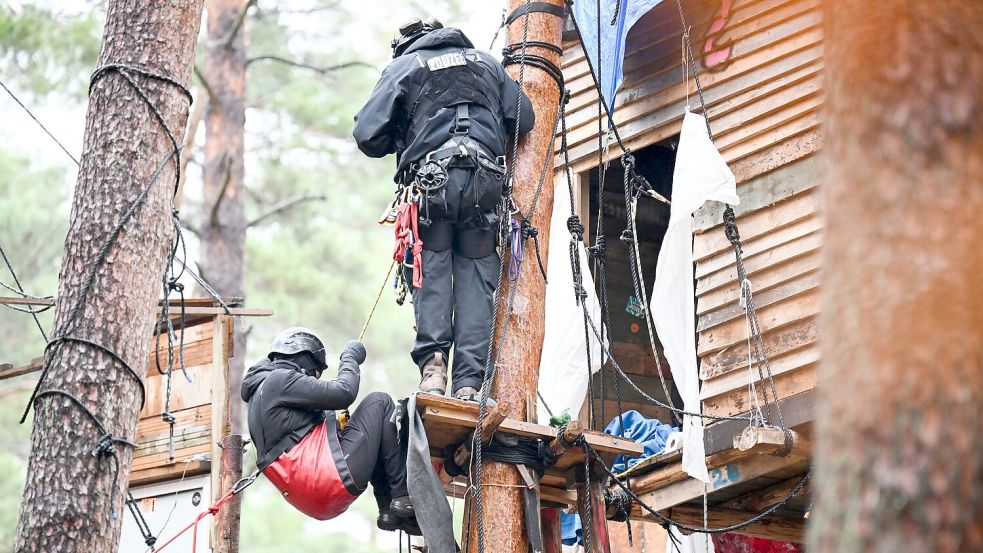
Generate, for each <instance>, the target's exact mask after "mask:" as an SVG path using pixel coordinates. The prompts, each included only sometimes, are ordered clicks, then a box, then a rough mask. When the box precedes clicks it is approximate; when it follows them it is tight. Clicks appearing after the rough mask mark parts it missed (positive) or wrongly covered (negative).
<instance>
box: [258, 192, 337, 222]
mask: <svg viewBox="0 0 983 553" xmlns="http://www.w3.org/2000/svg"><path fill="white" fill-rule="evenodd" d="M326 199H327V198H326V197H325V196H323V195H309V194H301V195H299V196H293V197H291V198H287V199H286V200H283V201H282V202H279V203H277V204H274V205H273V206H272V207H270V208H269V209H267V210H266V211H264V212H263V213H260V214H259V215H257V216H256V217H254V218H253V219H252V220H251V221H249V223H247V224H246V228H252V227H255V226H256V225H258V224H260V223H262V222H263V221H265V220H266V219H268V218H270V217H272V216H274V215H276V214H278V213H283V212H284V211H287V210H288V209H290V208H292V207H294V206H296V205H297V204H300V203H303V202H323V201H324V200H326Z"/></svg>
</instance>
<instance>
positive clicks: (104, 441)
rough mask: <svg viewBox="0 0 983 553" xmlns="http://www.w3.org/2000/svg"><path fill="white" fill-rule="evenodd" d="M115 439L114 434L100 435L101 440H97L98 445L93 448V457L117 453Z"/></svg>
mask: <svg viewBox="0 0 983 553" xmlns="http://www.w3.org/2000/svg"><path fill="white" fill-rule="evenodd" d="M114 442H115V440H114V439H113V435H112V434H109V433H106V434H103V435H102V436H100V437H99V441H97V442H96V447H94V448H92V456H93V457H102V456H103V455H113V454H115V453H116V448H115V447H114V446H113V443H114Z"/></svg>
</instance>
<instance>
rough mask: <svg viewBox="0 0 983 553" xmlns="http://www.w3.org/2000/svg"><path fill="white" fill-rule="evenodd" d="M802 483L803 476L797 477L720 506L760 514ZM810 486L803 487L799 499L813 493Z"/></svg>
mask: <svg viewBox="0 0 983 553" xmlns="http://www.w3.org/2000/svg"><path fill="white" fill-rule="evenodd" d="M801 481H802V477H801V476H795V477H792V478H789V479H788V480H784V481H782V482H779V483H777V484H773V485H771V486H768V487H767V488H762V489H760V490H755V491H753V492H751V493H748V494H745V495H742V496H740V497H738V498H735V499H732V500H730V501H727V502H726V503H723V504H721V505H720V506H721V507H726V508H730V509H737V510H739V511H750V512H760V511H763V510H765V509H767V508H768V507H771V506H772V505H774V504H776V503H778V502H779V501H782V500H783V499H785V497H786V496H788V494H789V493H791V491H792V490H793V489H795V487H796V486H798V485H799V482H801ZM809 486H810V483H806V484H805V486H803V487H802V490H800V491H799V494H798V496H797V497H805V496H806V495H808V494H809V493H810V491H811V490H810V488H809Z"/></svg>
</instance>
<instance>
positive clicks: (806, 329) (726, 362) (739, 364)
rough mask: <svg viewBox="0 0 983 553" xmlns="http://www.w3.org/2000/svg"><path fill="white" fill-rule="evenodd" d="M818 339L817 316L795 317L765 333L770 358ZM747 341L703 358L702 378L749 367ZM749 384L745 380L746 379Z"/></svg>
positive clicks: (709, 377) (765, 342)
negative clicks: (784, 324) (799, 319)
mask: <svg viewBox="0 0 983 553" xmlns="http://www.w3.org/2000/svg"><path fill="white" fill-rule="evenodd" d="M817 339H818V329H817V324H816V318H815V317H809V318H806V319H803V320H801V321H796V322H795V323H792V324H790V325H788V326H784V327H782V328H779V329H778V330H775V331H773V332H769V333H766V334H765V340H764V345H765V354H766V355H768V358H769V359H775V358H778V357H780V356H782V355H784V354H787V353H790V352H793V351H798V350H800V349H802V348H804V347H806V346H809V345H811V344H815V343H816V340H817ZM747 362H748V344H747V342H746V341H745V342H740V343H738V344H735V345H734V346H732V347H729V348H726V349H723V350H721V351H718V352H716V353H713V354H711V355H707V356H706V357H704V358H703V359H701V360H700V378H701V379H702V380H705V381H706V380H710V379H713V378H716V377H719V376H721V375H724V374H727V373H730V372H733V371H738V370H739V369H744V368H746V367H747ZM745 384H746V383H745Z"/></svg>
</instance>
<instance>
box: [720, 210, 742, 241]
mask: <svg viewBox="0 0 983 553" xmlns="http://www.w3.org/2000/svg"><path fill="white" fill-rule="evenodd" d="M724 236H726V237H727V239H728V240H730V243H731V245H733V246H734V247H736V248H740V247H741V233H740V232H738V230H737V221H736V219H735V217H734V210H733V209H731V207H730V206H727V209H725V210H724Z"/></svg>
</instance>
